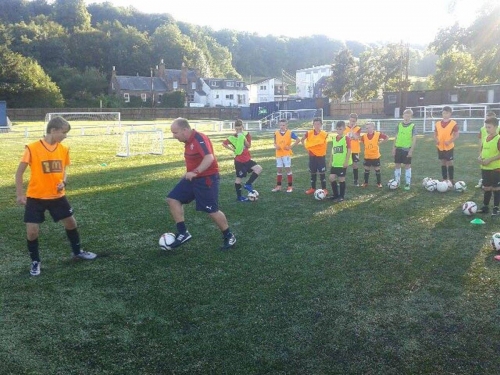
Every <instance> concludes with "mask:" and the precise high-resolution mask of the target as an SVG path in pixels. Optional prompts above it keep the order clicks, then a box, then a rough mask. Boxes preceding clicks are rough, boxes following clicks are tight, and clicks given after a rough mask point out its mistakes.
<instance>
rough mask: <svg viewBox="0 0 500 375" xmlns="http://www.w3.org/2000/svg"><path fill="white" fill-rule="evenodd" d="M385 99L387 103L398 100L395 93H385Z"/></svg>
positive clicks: (393, 102)
mask: <svg viewBox="0 0 500 375" xmlns="http://www.w3.org/2000/svg"><path fill="white" fill-rule="evenodd" d="M387 101H388V102H389V104H396V103H397V102H398V97H397V96H396V94H390V95H387Z"/></svg>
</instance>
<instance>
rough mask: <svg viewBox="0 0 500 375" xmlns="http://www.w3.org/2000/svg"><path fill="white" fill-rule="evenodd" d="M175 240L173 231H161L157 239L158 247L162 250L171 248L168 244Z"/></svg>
mask: <svg viewBox="0 0 500 375" xmlns="http://www.w3.org/2000/svg"><path fill="white" fill-rule="evenodd" d="M174 241H175V234H173V233H163V234H162V235H161V237H160V240H159V241H158V244H159V245H160V249H162V250H172V248H171V247H170V245H172V244H173V243H174Z"/></svg>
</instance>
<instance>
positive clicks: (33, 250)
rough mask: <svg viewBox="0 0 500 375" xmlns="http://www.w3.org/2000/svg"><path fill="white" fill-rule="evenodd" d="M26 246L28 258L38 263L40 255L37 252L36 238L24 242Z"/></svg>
mask: <svg viewBox="0 0 500 375" xmlns="http://www.w3.org/2000/svg"><path fill="white" fill-rule="evenodd" d="M26 243H27V244H28V252H29V253H30V258H31V261H32V262H40V253H39V252H38V238H37V239H35V240H33V241H30V240H26Z"/></svg>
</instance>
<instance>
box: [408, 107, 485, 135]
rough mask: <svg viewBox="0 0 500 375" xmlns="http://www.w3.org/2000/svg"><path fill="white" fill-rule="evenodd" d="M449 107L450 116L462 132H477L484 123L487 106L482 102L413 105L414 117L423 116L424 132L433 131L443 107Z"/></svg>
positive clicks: (440, 117) (441, 115)
mask: <svg viewBox="0 0 500 375" xmlns="http://www.w3.org/2000/svg"><path fill="white" fill-rule="evenodd" d="M445 106H448V107H451V109H452V111H453V112H452V115H451V118H452V119H453V120H455V121H456V122H457V124H458V126H459V129H460V132H462V133H477V132H479V129H480V128H481V126H483V124H484V119H485V118H486V112H487V111H488V106H487V105H483V104H440V105H428V106H422V107H413V108H412V110H413V113H414V116H415V117H422V118H423V130H424V133H430V132H433V131H434V129H435V125H436V122H437V121H439V120H441V119H442V117H443V114H442V112H443V108H444V107H445Z"/></svg>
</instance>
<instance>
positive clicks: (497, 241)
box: [490, 233, 500, 251]
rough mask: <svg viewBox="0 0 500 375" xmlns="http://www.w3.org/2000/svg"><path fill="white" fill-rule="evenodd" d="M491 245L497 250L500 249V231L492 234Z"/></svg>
mask: <svg viewBox="0 0 500 375" xmlns="http://www.w3.org/2000/svg"><path fill="white" fill-rule="evenodd" d="M490 243H491V247H492V248H493V250H495V251H500V233H495V234H494V235H493V236H491V241H490Z"/></svg>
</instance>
